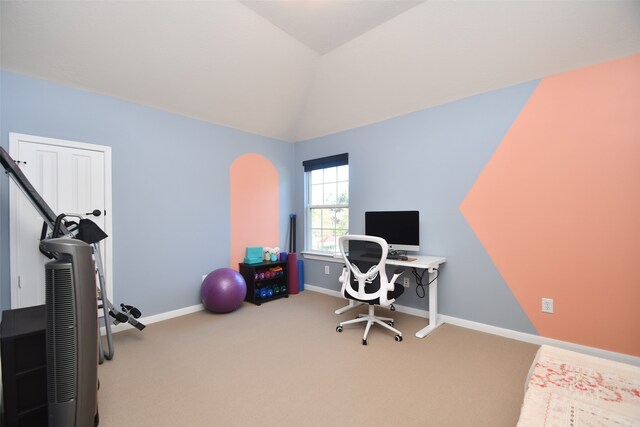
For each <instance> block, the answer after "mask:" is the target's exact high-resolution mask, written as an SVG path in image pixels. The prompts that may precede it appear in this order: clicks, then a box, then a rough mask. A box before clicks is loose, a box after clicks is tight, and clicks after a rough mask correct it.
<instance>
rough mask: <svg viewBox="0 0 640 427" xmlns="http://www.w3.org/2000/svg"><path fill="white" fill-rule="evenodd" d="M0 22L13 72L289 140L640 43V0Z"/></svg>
mask: <svg viewBox="0 0 640 427" xmlns="http://www.w3.org/2000/svg"><path fill="white" fill-rule="evenodd" d="M416 3H417V4H416ZM329 10H334V11H335V13H337V14H333V13H330V12H329ZM0 19H1V21H0V65H1V66H2V68H3V69H5V70H9V71H14V72H18V73H23V74H27V75H31V76H35V77H39V78H43V79H46V80H50V81H54V82H59V83H62V84H65V85H70V86H74V87H78V88H81V89H85V90H89V91H93V92H98V93H102V94H106V95H110V96H113V97H116V98H120V99H124V100H128V101H132V102H136V103H140V104H144V105H148V106H152V107H155V108H159V109H162V110H166V111H170V112H174V113H178V114H182V115H185V116H189V117H193V118H196V119H200V120H204V121H207V122H210V123H215V124H219V125H223V126H228V127H232V128H236V129H241V130H244V131H247V132H251V133H256V134H259V135H264V136H268V137H273V138H277V139H281V140H285V141H292V142H295V141H301V140H305V139H309V138H313V137H317V136H322V135H326V134H330V133H333V132H338V131H341V130H345V129H349V128H353V127H357V126H362V125H364V124H368V123H373V122H376V121H380V120H384V119H387V118H390V117H395V116H399V115H402V114H406V113H409V112H413V111H417V110H421V109H424V108H429V107H432V106H435V105H439V104H443V103H446V102H451V101H454V100H457V99H461V98H464V97H467V96H471V95H475V94H479V93H483V92H488V91H492V90H496V89H499V88H503V87H507V86H510V85H514V84H517V83H521V82H525V81H530V80H533V79H537V78H541V77H545V76H548V75H552V74H556V73H559V72H563V71H567V70H572V69H575V68H578V67H582V66H586V65H591V64H596V63H600V62H605V61H608V60H611V59H616V58H620V57H623V56H628V55H632V54H638V53H640V1H616V0H611V1H524V0H517V1H516V0H511V1H498V0H475V1H437V0H429V1H426V2H413V1H406V2H405V1H398V0H374V1H366V0H359V1H348V0H316V1H284V0H283V1H253V0H247V1H236V0H220V1H143V2H138V1H100V2H97V1H90V2H88V1H85V2H78V1H7V0H3V1H2V2H0ZM321 53H322V54H321Z"/></svg>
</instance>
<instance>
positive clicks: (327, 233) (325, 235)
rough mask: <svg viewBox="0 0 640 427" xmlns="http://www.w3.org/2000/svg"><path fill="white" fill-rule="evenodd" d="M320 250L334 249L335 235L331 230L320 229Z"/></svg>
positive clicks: (331, 250)
mask: <svg viewBox="0 0 640 427" xmlns="http://www.w3.org/2000/svg"><path fill="white" fill-rule="evenodd" d="M321 246H322V247H321V250H323V251H330V252H333V251H335V250H336V236H335V233H334V232H333V230H322V245H321Z"/></svg>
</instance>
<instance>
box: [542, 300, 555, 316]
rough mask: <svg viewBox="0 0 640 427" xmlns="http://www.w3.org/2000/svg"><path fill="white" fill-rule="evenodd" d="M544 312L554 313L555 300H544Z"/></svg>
mask: <svg viewBox="0 0 640 427" xmlns="http://www.w3.org/2000/svg"><path fill="white" fill-rule="evenodd" d="M542 312H543V313H553V298H542Z"/></svg>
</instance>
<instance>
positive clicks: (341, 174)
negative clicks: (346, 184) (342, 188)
mask: <svg viewBox="0 0 640 427" xmlns="http://www.w3.org/2000/svg"><path fill="white" fill-rule="evenodd" d="M337 169H338V181H349V165H344V166H338V167H337Z"/></svg>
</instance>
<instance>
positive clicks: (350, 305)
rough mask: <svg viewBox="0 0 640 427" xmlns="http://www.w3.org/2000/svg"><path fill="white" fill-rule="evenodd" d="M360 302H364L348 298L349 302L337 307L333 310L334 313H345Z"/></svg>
mask: <svg viewBox="0 0 640 427" xmlns="http://www.w3.org/2000/svg"><path fill="white" fill-rule="evenodd" d="M362 304H364V303H363V302H360V301H354V300H349V304H348V305H345V306H344V307H342V308H339V309H337V310H336V311H335V313H336V314H342V313H346V312H347V311H349V310H351V309H352V308H356V307H359V306H361V305H362Z"/></svg>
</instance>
